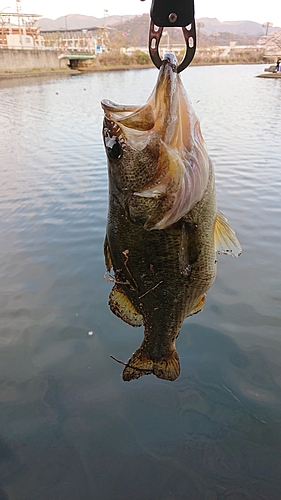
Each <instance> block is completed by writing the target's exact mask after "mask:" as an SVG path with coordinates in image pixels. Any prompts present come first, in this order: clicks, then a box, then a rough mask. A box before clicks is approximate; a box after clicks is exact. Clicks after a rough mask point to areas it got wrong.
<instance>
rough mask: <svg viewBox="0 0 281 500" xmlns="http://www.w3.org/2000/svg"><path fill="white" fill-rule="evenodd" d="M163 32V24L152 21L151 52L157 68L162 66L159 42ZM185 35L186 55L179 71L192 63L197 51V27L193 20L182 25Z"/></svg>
mask: <svg viewBox="0 0 281 500" xmlns="http://www.w3.org/2000/svg"><path fill="white" fill-rule="evenodd" d="M162 32H163V26H156V25H155V24H154V22H153V21H152V20H151V21H150V27H149V54H150V57H151V60H152V62H153V64H154V65H155V66H156V68H158V69H159V68H160V66H161V64H162V60H161V58H160V55H159V43H160V40H161V36H162ZM182 32H183V36H184V39H185V44H186V52H185V56H184V58H183V59H182V61H181V62H180V64H179V65H178V67H177V73H180V72H181V71H183V70H184V69H185V68H187V66H188V65H189V64H190V63H191V61H192V59H193V57H194V55H195V51H196V29H195V21H194V20H193V21H192V23H190V24H189V25H188V26H183V27H182Z"/></svg>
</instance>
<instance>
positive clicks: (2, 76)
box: [0, 61, 266, 80]
mask: <svg viewBox="0 0 281 500" xmlns="http://www.w3.org/2000/svg"><path fill="white" fill-rule="evenodd" d="M241 64H242V65H245V64H247V65H256V64H259V65H263V64H266V63H262V62H261V63H257V62H253V63H252V62H240V61H237V62H228V63H226V62H224V61H222V62H216V63H213V62H200V63H199V62H198V63H196V62H192V63H191V65H190V66H191V67H192V66H222V65H224V66H233V65H241ZM153 68H154V69H155V66H154V65H153V64H152V63H151V64H142V65H140V64H139V65H138V64H132V65H128V66H125V65H116V66H96V67H93V68H89V69H85V70H74V69H55V70H51V69H50V70H40V69H38V70H25V71H4V72H1V71H0V80H8V79H14V78H27V77H29V78H33V77H36V78H38V77H52V76H56V77H57V76H70V75H83V74H89V73H104V72H107V71H130V70H139V69H153Z"/></svg>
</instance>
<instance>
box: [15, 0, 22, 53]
mask: <svg viewBox="0 0 281 500" xmlns="http://www.w3.org/2000/svg"><path fill="white" fill-rule="evenodd" d="M20 2H21V0H16V6H17V15H18V26H19V37H20V38H19V40H20V46H21V49H22V48H23V47H22V29H21V5H20Z"/></svg>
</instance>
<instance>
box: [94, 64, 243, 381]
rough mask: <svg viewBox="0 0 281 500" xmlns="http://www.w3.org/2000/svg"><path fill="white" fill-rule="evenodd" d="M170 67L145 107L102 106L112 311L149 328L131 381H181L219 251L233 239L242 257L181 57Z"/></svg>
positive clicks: (133, 361) (128, 370) (130, 368)
mask: <svg viewBox="0 0 281 500" xmlns="http://www.w3.org/2000/svg"><path fill="white" fill-rule="evenodd" d="M165 61H166V63H164V65H163V66H164V67H163V68H162V73H161V70H160V75H159V78H158V82H157V85H156V88H155V90H154V92H153V94H152V96H151V97H150V99H149V100H148V104H147V105H146V106H144V107H141V108H135V107H125V106H124V107H122V106H117V105H114V104H113V103H110V102H108V101H103V107H104V110H105V119H104V142H105V147H106V150H107V154H108V169H109V210H108V221H107V231H106V239H105V246H104V252H105V261H106V268H107V271H108V272H110V269H113V271H114V278H113V281H114V287H113V289H112V291H111V294H110V298H109V305H110V308H111V310H112V311H113V312H114V313H115V314H116V315H117V316H118V317H120V318H121V319H122V320H123V321H126V322H127V323H129V324H130V325H132V326H141V325H142V324H143V325H144V340H143V343H142V345H141V346H140V347H139V348H138V349H137V351H136V352H135V353H134V354H133V356H132V357H131V358H130V359H129V360H128V362H127V364H126V367H125V369H124V371H123V379H124V380H131V379H134V378H138V377H140V376H141V375H145V374H149V373H154V374H155V375H156V376H157V377H159V378H164V379H167V380H174V379H176V378H177V377H178V376H179V372H180V364H179V359H178V354H177V351H176V349H175V341H176V338H177V337H178V335H179V332H180V328H181V325H182V323H183V321H184V319H185V318H186V317H187V316H190V315H192V314H195V313H197V312H199V311H200V310H202V308H203V306H204V302H205V293H206V291H207V290H208V289H209V288H210V287H211V286H212V284H213V282H214V280H215V276H216V255H215V253H216V251H221V252H223V251H225V252H226V251H227V250H226V247H225V245H224V244H225V243H228V244H230V243H231V245H232V248H231V249H230V250H232V251H233V253H235V252H236V253H239V251H240V247H239V243H238V241H237V240H236V237H235V235H234V232H233V231H232V230H231V229H230V228H229V226H228V225H227V223H226V219H225V218H224V216H223V215H222V214H220V213H219V212H217V208H216V197H215V182H214V172H213V167H212V164H211V161H210V160H209V157H208V155H207V153H206V149H205V145H204V140H203V138H202V135H201V132H200V126H199V122H198V120H197V117H196V115H195V113H194V112H193V109H191V107H190V106H191V104H190V102H189V100H188V98H187V96H186V94H185V93H184V90H183V87H182V84H181V81H180V79H179V75H177V74H176V73H175V71H174V64H175V63H174V59H173V58H172V56H171V55H167V56H166V59H165ZM187 114H189V116H186V115H187ZM182 115H183V116H182ZM177 121H178V122H180V123H177ZM186 131H187V132H186ZM182 144H183V146H182Z"/></svg>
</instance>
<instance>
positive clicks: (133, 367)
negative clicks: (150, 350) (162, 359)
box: [109, 354, 153, 373]
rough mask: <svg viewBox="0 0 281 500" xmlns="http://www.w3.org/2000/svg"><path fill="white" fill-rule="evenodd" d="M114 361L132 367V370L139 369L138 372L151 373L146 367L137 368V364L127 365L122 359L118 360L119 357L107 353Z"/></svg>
mask: <svg viewBox="0 0 281 500" xmlns="http://www.w3.org/2000/svg"><path fill="white" fill-rule="evenodd" d="M109 356H110V357H111V358H112V359H114V361H117V363H120V365H123V366H125V367H128V368H132V370H139V371H140V372H146V373H153V370H150V369H148V368H139V367H138V366H132V365H129V364H128V363H124V361H120V359H117V358H115V356H112V354H110V355H109Z"/></svg>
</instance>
